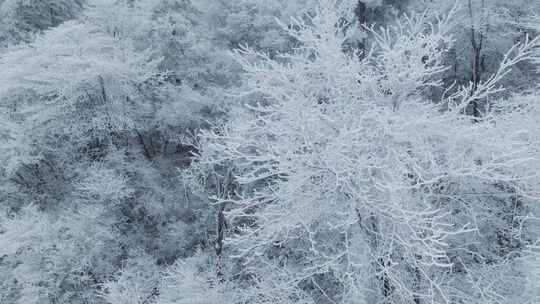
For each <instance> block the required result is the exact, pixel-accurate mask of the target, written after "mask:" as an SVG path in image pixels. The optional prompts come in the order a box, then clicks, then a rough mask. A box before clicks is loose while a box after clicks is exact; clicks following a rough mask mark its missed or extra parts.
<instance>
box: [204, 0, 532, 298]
mask: <svg viewBox="0 0 540 304" xmlns="http://www.w3.org/2000/svg"><path fill="white" fill-rule="evenodd" d="M336 6H339V2H336V1H331V0H322V1H320V2H319V6H318V8H317V10H316V14H315V15H314V16H313V15H311V16H307V17H306V19H307V20H305V19H304V20H295V21H294V23H293V24H292V26H286V25H284V26H283V29H284V30H286V31H288V33H289V34H290V35H292V36H293V37H294V38H296V39H297V40H298V41H299V42H300V43H301V45H300V46H299V47H298V48H296V49H295V50H294V51H293V52H291V53H287V54H281V55H280V56H278V58H277V59H273V58H271V57H270V56H268V55H267V54H265V53H260V52H257V51H254V50H252V49H250V48H247V47H246V48H242V49H240V50H239V51H238V52H237V58H238V60H239V62H240V63H241V65H242V67H243V68H244V70H245V71H246V89H245V93H246V98H247V100H248V101H247V102H246V105H245V108H244V109H243V110H239V111H238V112H237V113H236V115H235V116H234V117H233V119H232V120H231V122H230V123H228V124H226V125H225V126H223V127H217V128H216V129H215V130H214V131H209V132H203V133H202V146H201V149H202V150H203V152H202V155H201V156H200V159H199V162H200V164H202V165H203V166H215V165H226V164H230V165H232V166H233V167H234V178H235V180H236V182H237V183H238V184H239V185H240V190H238V191H236V192H234V193H230V194H229V195H228V196H227V197H215V201H216V204H226V205H227V207H226V210H225V214H226V215H227V218H228V221H229V225H231V228H230V238H229V239H228V241H227V243H226V244H227V246H228V248H229V250H230V252H231V254H232V256H233V257H236V258H238V259H240V260H241V261H242V262H241V263H242V265H245V266H244V267H245V269H244V270H243V273H247V275H248V277H247V278H246V279H247V280H269V281H272V279H273V278H277V277H279V276H281V275H283V276H286V277H288V279H287V280H286V281H287V282H288V283H289V284H290V285H289V286H290V289H291V290H295V289H297V290H301V291H303V292H307V293H309V294H311V296H312V298H313V299H314V301H315V302H317V303H364V302H365V303H424V302H429V303H453V302H455V301H461V299H467V300H468V301H470V300H469V297H472V298H475V297H477V296H478V294H477V292H480V293H484V292H485V293H489V292H495V291H493V290H492V289H491V288H492V286H488V285H486V286H484V285H482V284H478V281H477V280H478V277H477V276H482V275H484V274H487V273H488V272H489V271H492V270H493V269H494V268H493V267H491V266H489V263H485V264H483V265H482V267H483V268H482V267H477V266H478V265H475V264H474V263H471V262H470V260H471V259H475V258H477V257H479V258H481V259H485V258H490V257H488V256H489V255H491V254H493V252H490V250H492V249H493V248H492V249H486V250H485V249H484V248H478V249H474V248H473V247H470V246H466V247H462V246H463V244H464V243H465V244H466V243H467V242H474V241H475V240H476V239H477V237H476V236H479V235H483V236H484V237H485V238H486V239H484V240H485V241H489V238H491V237H494V233H496V232H494V231H493V230H491V231H489V230H486V229H487V228H489V225H490V224H492V222H491V223H490V222H487V223H486V222H483V221H481V222H478V219H477V218H476V217H477V216H479V214H478V213H477V212H478V211H479V210H480V209H482V208H488V209H489V210H491V212H496V211H495V210H498V207H496V206H493V202H496V201H497V200H502V201H503V203H502V205H504V204H505V203H506V202H507V196H508V195H509V194H510V193H513V195H515V196H516V197H518V200H519V201H520V202H521V201H523V200H526V199H525V198H527V199H532V200H536V199H537V198H538V197H537V193H535V192H534V191H533V190H531V187H530V186H531V185H532V184H534V183H535V175H529V174H528V173H529V172H526V171H524V168H526V167H528V166H530V165H531V164H533V163H535V161H534V153H535V151H534V150H531V148H530V145H529V144H528V142H526V141H521V140H520V139H519V138H518V137H516V136H517V133H516V132H519V131H517V130H511V131H506V132H501V129H499V128H498V127H494V125H496V124H497V123H498V121H499V120H502V121H504V120H505V119H506V117H505V115H498V113H497V112H493V113H491V114H492V115H490V116H489V119H488V118H486V119H485V120H483V121H481V122H474V121H471V120H470V119H469V118H468V117H467V116H465V115H463V108H464V107H467V106H468V104H470V103H471V102H473V101H474V100H476V99H477V98H480V97H482V96H487V95H489V94H491V93H494V92H495V91H496V89H497V82H498V81H500V79H501V78H502V76H504V74H506V73H507V72H508V71H509V70H510V68H511V67H512V66H513V65H515V64H516V63H518V62H520V61H523V60H525V59H528V58H529V57H530V56H531V49H532V48H533V47H534V46H535V45H537V43H538V41H537V40H535V41H526V42H524V43H523V44H522V45H519V46H516V47H515V48H514V49H513V50H512V51H511V52H509V53H508V54H507V57H505V59H504V60H503V62H502V64H501V67H500V68H499V70H498V72H497V73H496V74H495V75H494V76H493V77H492V78H490V79H488V80H487V81H485V82H481V83H479V84H478V86H477V87H476V88H475V87H474V84H471V86H466V87H463V88H460V89H459V90H458V91H457V92H455V93H453V94H451V95H450V96H444V97H443V99H442V100H441V102H440V103H438V104H434V103H432V102H431V101H429V100H425V99H424V97H423V94H422V93H423V90H425V89H427V88H429V87H432V86H436V87H437V86H441V85H442V81H441V74H442V72H444V71H445V70H446V67H445V66H444V64H443V63H444V60H443V59H444V56H445V52H446V51H447V50H448V48H449V47H450V46H451V43H452V39H451V35H450V33H449V31H450V29H451V27H450V20H451V19H450V18H451V17H452V13H453V12H452V13H450V15H449V16H446V17H439V18H438V19H436V21H435V22H430V21H431V20H430V19H428V18H427V17H426V14H420V15H412V16H404V17H403V18H402V19H400V20H399V21H397V24H396V25H395V26H393V27H389V28H386V29H382V30H380V31H377V30H370V32H371V35H372V36H373V38H372V39H373V40H374V41H375V48H374V49H373V50H372V51H371V52H370V53H368V54H366V55H365V56H364V57H362V58H363V59H362V60H359V59H358V57H357V56H348V55H346V54H344V53H343V52H342V46H343V42H344V41H345V40H346V39H347V37H346V36H343V35H342V33H343V32H344V31H343V30H342V28H341V26H343V25H342V23H340V22H339V21H340V15H339V14H338V13H337V12H339V9H336ZM445 109H446V110H445ZM503 210H504V209H503ZM514 210H515V211H516V212H520V211H519V210H516V209H514ZM497 212H498V211H497ZM458 213H459V216H456V214H458ZM497 220H498V221H499V222H497V223H496V225H500V226H505V225H510V226H512V225H514V221H513V220H512V221H511V222H510V223H508V222H506V220H505V219H502V218H498V219H497ZM498 228H501V229H503V227H498ZM495 230H496V229H495ZM511 237H513V236H511ZM493 250H495V249H493ZM498 254H500V253H498ZM490 263H494V264H495V265H498V266H500V265H502V264H500V263H502V261H500V260H497V259H495V260H490ZM267 266H268V267H270V269H272V272H266V271H264V270H267V269H269V268H268V267H267ZM469 266H470V268H469ZM484 266H485V267H484ZM272 274H274V275H272ZM506 279H507V280H506V281H505V282H506V283H509V282H510V281H509V278H508V277H507V278H506ZM463 280H468V281H467V282H469V283H468V284H470V285H469V286H476V287H477V288H478V290H476V289H471V288H469V286H467V285H466V284H465V285H464V284H463V283H462V282H463ZM482 283H484V282H482ZM267 292H272V289H270V290H268V291H267ZM501 296H502V297H503V299H506V297H508V298H510V295H509V294H506V293H502V295H501ZM482 301H483V302H482ZM479 302H480V303H490V302H489V299H486V298H481V299H479Z"/></svg>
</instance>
